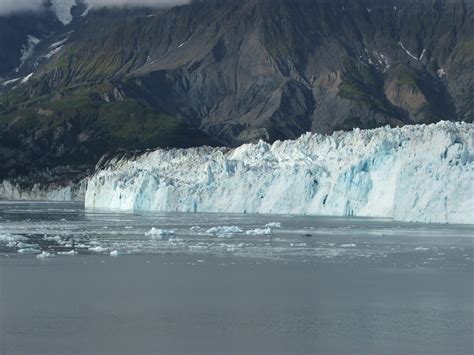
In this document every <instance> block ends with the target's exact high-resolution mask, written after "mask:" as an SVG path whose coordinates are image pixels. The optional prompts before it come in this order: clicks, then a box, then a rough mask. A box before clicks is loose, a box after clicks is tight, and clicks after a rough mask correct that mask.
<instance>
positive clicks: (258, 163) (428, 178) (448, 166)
mask: <svg viewBox="0 0 474 355" xmlns="http://www.w3.org/2000/svg"><path fill="white" fill-rule="evenodd" d="M473 141H474V124H472V123H456V122H440V123H437V124H432V125H414V126H404V127H399V128H390V127H382V128H377V129H373V130H360V129H355V130H353V131H351V132H335V133H333V134H332V135H321V134H311V133H306V134H304V135H303V136H301V137H300V138H298V139H296V140H288V141H276V142H274V143H273V144H268V143H265V142H263V141H260V142H259V143H256V144H245V145H242V146H240V147H238V148H235V149H229V148H211V147H199V148H191V149H170V150H165V149H158V150H155V151H147V152H143V153H136V154H132V153H126V152H121V153H118V154H116V155H114V156H112V157H110V156H109V157H107V158H103V159H102V160H101V162H99V164H98V165H97V169H96V171H95V173H94V174H93V175H92V176H91V178H90V180H89V182H88V185H87V189H86V193H85V206H86V208H88V209H112V210H120V211H172V212H175V211H177V212H229V213H274V214H311V215H329V216H365V217H388V218H393V219H395V220H400V221H409V222H433V223H474V208H473V207H474V191H473V190H474V159H473Z"/></svg>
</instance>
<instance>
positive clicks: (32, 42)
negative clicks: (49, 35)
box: [20, 35, 41, 67]
mask: <svg viewBox="0 0 474 355" xmlns="http://www.w3.org/2000/svg"><path fill="white" fill-rule="evenodd" d="M40 42H41V40H40V39H39V38H36V37H35V36H32V35H29V36H28V43H27V45H26V47H23V48H22V50H21V58H20V67H22V66H23V64H24V63H25V62H26V60H27V59H28V58H30V57H31V55H32V54H33V51H34V49H35V47H36V46H37V45H38V43H40Z"/></svg>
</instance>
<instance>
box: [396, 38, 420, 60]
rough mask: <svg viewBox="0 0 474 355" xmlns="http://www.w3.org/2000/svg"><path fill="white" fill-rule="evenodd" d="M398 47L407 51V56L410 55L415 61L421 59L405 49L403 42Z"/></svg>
mask: <svg viewBox="0 0 474 355" xmlns="http://www.w3.org/2000/svg"><path fill="white" fill-rule="evenodd" d="M398 45H399V46H400V47H402V49H403V50H404V51H405V53H406V54H408V55H409V56H410V57H412V58H413V59H415V60H419V58H418V57H417V56H415V55H413V54H412V53H411V52H410V51H409V50H408V49H406V48H405V46H404V45H403V43H402V42H398Z"/></svg>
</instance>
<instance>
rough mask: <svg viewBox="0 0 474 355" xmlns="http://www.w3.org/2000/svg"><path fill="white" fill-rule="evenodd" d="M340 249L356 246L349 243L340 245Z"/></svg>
mask: <svg viewBox="0 0 474 355" xmlns="http://www.w3.org/2000/svg"><path fill="white" fill-rule="evenodd" d="M339 246H340V247H341V248H355V247H356V246H357V245H355V244H353V243H349V244H341V245H339Z"/></svg>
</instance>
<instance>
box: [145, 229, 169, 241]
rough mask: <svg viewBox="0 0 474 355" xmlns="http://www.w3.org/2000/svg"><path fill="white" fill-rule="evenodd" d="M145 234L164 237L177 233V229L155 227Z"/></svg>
mask: <svg viewBox="0 0 474 355" xmlns="http://www.w3.org/2000/svg"><path fill="white" fill-rule="evenodd" d="M145 235H146V236H147V237H151V238H156V239H162V238H163V237H164V236H167V235H175V231H174V230H172V229H157V228H155V227H153V228H152V229H150V230H149V231H148V232H146V233H145Z"/></svg>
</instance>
